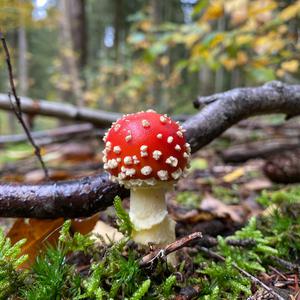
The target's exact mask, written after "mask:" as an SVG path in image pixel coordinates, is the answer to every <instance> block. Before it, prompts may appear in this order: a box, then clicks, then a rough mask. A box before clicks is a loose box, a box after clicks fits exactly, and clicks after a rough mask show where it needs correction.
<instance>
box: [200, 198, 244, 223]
mask: <svg viewBox="0 0 300 300" xmlns="http://www.w3.org/2000/svg"><path fill="white" fill-rule="evenodd" d="M200 208H201V209H202V210H204V211H208V212H210V213H212V214H213V215H215V216H216V217H220V218H226V217H230V219H231V220H232V221H233V222H236V223H242V222H243V214H244V209H243V207H242V206H239V205H226V204H224V203H223V202H221V201H220V200H218V199H216V198H214V197H213V196H212V195H210V194H206V195H205V197H204V198H203V200H202V201H201V204H200Z"/></svg>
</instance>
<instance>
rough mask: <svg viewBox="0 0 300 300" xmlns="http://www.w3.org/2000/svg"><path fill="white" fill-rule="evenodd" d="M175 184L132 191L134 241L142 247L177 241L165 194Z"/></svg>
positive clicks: (131, 217) (131, 210)
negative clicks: (149, 244)
mask: <svg viewBox="0 0 300 300" xmlns="http://www.w3.org/2000/svg"><path fill="white" fill-rule="evenodd" d="M172 188H173V184H171V183H162V184H158V185H154V186H147V187H134V188H132V189H131V196H130V210H129V216H130V219H131V222H132V224H133V226H134V231H133V234H132V237H133V240H134V241H136V242H137V243H140V244H142V245H148V243H153V244H156V245H159V246H164V245H166V244H168V243H171V242H173V241H174V240H175V222H174V221H173V220H172V219H171V218H170V217H169V216H168V211H167V205H166V202H165V194H166V192H167V191H170V190H172Z"/></svg>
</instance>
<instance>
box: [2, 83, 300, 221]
mask: <svg viewBox="0 0 300 300" xmlns="http://www.w3.org/2000/svg"><path fill="white" fill-rule="evenodd" d="M5 97H6V98H5ZM5 97H4V96H3V95H0V108H3V107H4V106H5V107H6V109H9V101H8V99H7V96H5ZM198 102H199V103H204V104H205V105H206V106H205V107H204V108H203V109H202V110H201V111H200V112H199V113H198V114H196V115H195V116H192V117H191V118H189V119H188V120H187V121H186V122H184V123H183V126H184V128H185V129H186V137H187V140H188V142H189V143H190V144H191V147H192V152H196V151H197V150H199V149H200V148H202V147H204V146H205V145H207V144H208V143H210V142H211V141H212V140H213V139H215V138H216V137H218V136H219V135H220V134H221V133H223V132H224V131H225V130H226V129H227V128H229V127H230V126H232V125H233V124H235V123H237V122H238V121H240V120H241V119H244V118H248V117H250V116H253V115H261V114H270V113H279V112H280V113H284V114H286V115H287V116H288V117H291V116H296V115H298V114H300V85H286V84H283V83H281V82H277V81H276V82H271V83H268V84H265V85H263V86H262V87H257V88H241V89H234V90H231V91H228V92H225V93H220V94H216V95H213V96H209V97H202V98H199V99H198ZM61 105H63V108H66V107H67V108H68V109H67V111H65V110H64V109H62V106H61ZM35 106H36V109H34V107H35ZM22 110H24V111H25V110H27V112H30V113H40V114H44V115H52V116H57V115H60V116H61V117H62V118H69V119H73V120H81V121H89V122H91V123H93V124H96V123H97V124H98V125H99V124H102V125H103V124H104V125H108V124H109V123H110V122H111V121H114V120H115V119H116V118H117V117H119V116H120V115H119V114H114V113H106V112H102V111H95V110H91V109H85V108H76V107H74V106H71V105H66V104H58V103H51V102H47V101H42V102H38V103H35V102H34V101H33V100H31V99H28V98H22ZM92 121H93V122H92ZM103 176H104V175H98V177H99V178H98V179H97V176H96V177H87V178H83V179H80V180H78V181H76V180H75V181H66V182H59V183H49V184H44V185H33V186H28V185H22V184H21V185H9V184H2V185H0V216H2V217H35V218H57V217H61V216H65V217H81V216H87V215H91V214H93V213H94V212H95V210H96V209H103V208H105V207H107V206H110V205H111V204H112V201H113V198H114V196H116V195H120V196H124V195H128V192H127V193H126V192H125V190H124V189H122V188H120V187H119V186H118V185H116V184H113V183H110V182H109V181H108V178H107V177H105V178H106V179H105V180H104V181H103ZM95 182H98V183H99V184H100V187H99V188H98V189H93V188H90V187H91V186H94V187H95ZM83 183H84V185H83ZM62 187H63V188H62ZM83 187H85V188H86V187H89V188H86V189H84V192H80V190H82V188H83ZM96 190H97V192H95V191H96ZM107 191H109V192H107ZM57 195H59V197H57ZM49 199H50V200H51V201H50V202H49ZM86 200H88V201H87V202H86ZM70 201H71V203H73V204H72V205H71V206H70V205H69V204H70ZM93 201H94V202H95V204H94V203H93ZM101 201H102V202H101ZM49 203H50V204H49ZM86 203H87V204H86ZM81 205H82V206H83V205H85V207H84V208H82V207H81ZM32 207H33V208H35V209H33V208H32ZM61 208H63V209H61Z"/></svg>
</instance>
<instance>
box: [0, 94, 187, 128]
mask: <svg viewBox="0 0 300 300" xmlns="http://www.w3.org/2000/svg"><path fill="white" fill-rule="evenodd" d="M20 99H21V101H22V107H21V109H22V111H23V112H24V113H27V114H31V115H41V116H47V117H54V118H58V119H63V120H72V121H81V122H88V123H91V124H93V125H95V126H97V127H109V126H110V125H111V123H112V122H114V121H116V120H117V119H119V118H120V117H121V116H122V114H120V113H115V112H107V111H103V110H99V109H98V110H97V109H91V108H85V107H77V106H74V105H71V104H66V103H61V102H57V101H55V102H54V101H53V102H50V101H46V100H33V99H30V98H27V97H20ZM0 109H2V110H8V111H11V104H10V101H9V97H8V96H7V95H5V94H0ZM174 119H175V120H178V121H184V120H186V119H187V116H186V115H177V116H174Z"/></svg>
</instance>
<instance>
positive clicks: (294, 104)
mask: <svg viewBox="0 0 300 300" xmlns="http://www.w3.org/2000/svg"><path fill="white" fill-rule="evenodd" d="M194 106H195V107H196V108H202V107H203V109H202V110H201V112H200V113H198V114H197V115H195V116H193V117H191V118H190V119H188V120H187V121H186V122H185V123H184V127H185V128H186V129H188V132H187V138H188V140H189V142H190V144H191V147H192V149H193V151H197V150H199V149H200V148H202V147H203V146H205V145H207V144H208V143H210V142H211V141H212V140H214V139H215V138H216V137H218V136H219V135H220V134H221V133H223V132H224V131H225V130H226V129H228V128H229V127H231V126H232V125H234V124H236V123H237V122H239V121H241V120H243V119H246V118H249V117H251V116H256V115H263V114H273V113H282V114H285V115H286V116H287V118H291V117H294V116H297V115H299V114H300V85H288V84H284V83H282V82H280V81H272V82H269V83H267V84H265V85H263V86H260V87H249V88H237V89H233V90H230V91H227V92H225V93H219V94H215V95H212V96H208V97H199V98H198V99H197V100H196V101H195V102H194Z"/></svg>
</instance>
